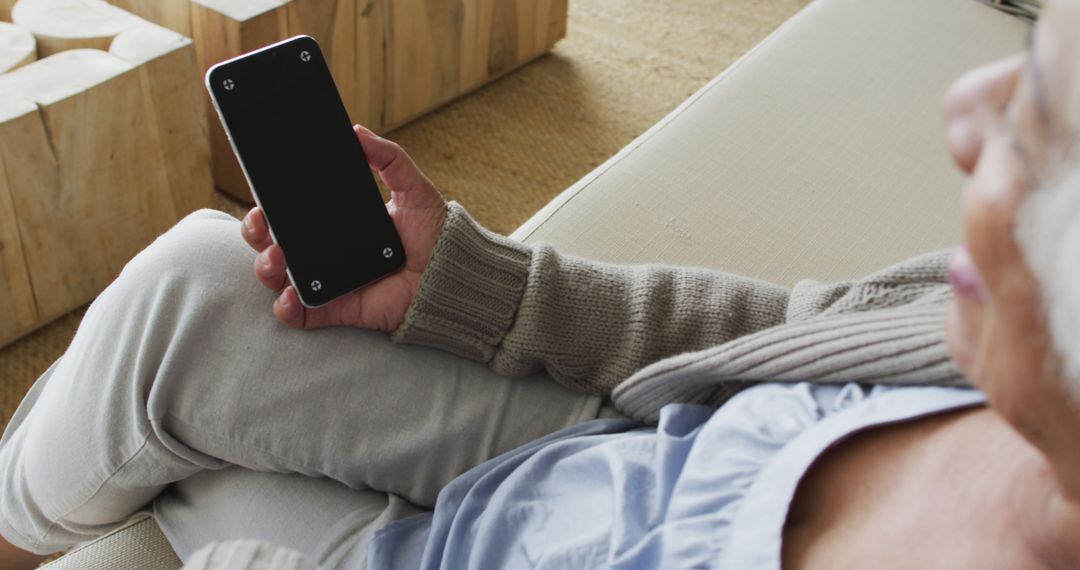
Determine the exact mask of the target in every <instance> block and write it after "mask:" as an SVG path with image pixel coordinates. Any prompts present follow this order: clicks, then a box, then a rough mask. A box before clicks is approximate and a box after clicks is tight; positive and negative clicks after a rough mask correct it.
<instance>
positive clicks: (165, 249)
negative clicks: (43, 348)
mask: <svg viewBox="0 0 1080 570" xmlns="http://www.w3.org/2000/svg"><path fill="white" fill-rule="evenodd" d="M254 258H255V251H254V250H252V249H251V247H249V246H248V245H247V243H246V242H245V241H244V239H243V237H242V236H241V235H240V221H239V220H237V219H236V218H234V217H232V216H231V215H229V214H226V213H224V212H219V211H216V210H210V209H203V210H198V211H196V212H193V213H191V214H189V215H188V216H186V217H184V218H183V219H182V220H180V221H179V222H177V223H176V225H174V226H173V227H172V228H171V229H169V230H168V231H166V232H165V233H163V234H162V235H160V236H158V238H157V239H155V240H154V241H153V243H151V244H150V245H149V246H147V247H146V248H145V249H143V250H142V251H141V252H139V253H138V254H137V255H136V256H135V257H134V258H132V259H131V260H130V261H129V262H128V263H127V264H126V265H125V266H124V268H123V270H122V271H121V272H120V275H119V276H118V277H117V278H116V279H115V281H113V283H112V284H110V285H109V287H108V288H106V290H105V291H104V292H103V293H102V294H101V295H100V296H99V297H98V299H97V300H96V301H95V303H96V304H101V305H115V304H116V303H120V304H124V305H130V304H136V305H137V304H139V303H140V302H141V301H140V300H146V301H149V302H152V301H153V300H154V299H158V298H160V297H161V296H163V295H178V294H182V293H184V292H195V293H197V294H198V295H199V296H200V297H201V298H203V299H204V300H207V301H209V300H212V299H213V298H215V297H220V298H222V299H225V300H228V299H234V300H235V299H236V298H238V297H243V296H245V295H248V294H249V293H250V291H251V289H252V284H253V283H257V280H256V278H255V276H254V274H253V272H252V270H251V264H252V261H253V260H254Z"/></svg>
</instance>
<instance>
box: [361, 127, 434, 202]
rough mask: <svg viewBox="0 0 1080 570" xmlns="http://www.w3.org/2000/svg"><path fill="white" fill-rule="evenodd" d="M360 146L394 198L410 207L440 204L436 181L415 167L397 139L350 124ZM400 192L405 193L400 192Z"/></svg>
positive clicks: (369, 163)
mask: <svg viewBox="0 0 1080 570" xmlns="http://www.w3.org/2000/svg"><path fill="white" fill-rule="evenodd" d="M353 128H354V130H355V131H356V136H357V138H359V139H360V146H362V147H363V148H364V154H366V155H367V159H368V165H370V166H371V167H372V168H374V169H375V170H377V171H379V176H380V177H381V178H382V180H383V182H385V183H386V186H387V187H388V188H390V191H391V192H392V193H394V194H395V196H394V199H395V201H396V202H398V203H402V202H407V204H404V203H402V204H401V205H408V206H413V207H430V206H441V205H442V204H443V197H442V195H441V194H439V191H438V190H437V189H436V188H435V185H434V184H432V183H431V181H430V180H428V179H427V177H426V176H424V173H423V172H420V169H419V168H417V166H416V163H415V162H413V159H412V158H411V157H410V156H409V154H408V153H406V152H405V150H404V149H403V148H401V146H400V145H398V144H397V143H395V142H393V141H390V140H387V139H384V138H382V137H380V136H378V135H376V134H375V133H373V132H371V131H370V130H368V129H366V128H364V127H362V126H360V125H356V126H354V127H353ZM401 194H406V196H402V195H401Z"/></svg>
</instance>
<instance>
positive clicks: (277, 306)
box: [274, 285, 305, 329]
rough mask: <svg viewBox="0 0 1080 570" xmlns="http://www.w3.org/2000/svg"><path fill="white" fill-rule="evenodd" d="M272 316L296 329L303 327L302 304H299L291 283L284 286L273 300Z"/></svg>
mask: <svg viewBox="0 0 1080 570" xmlns="http://www.w3.org/2000/svg"><path fill="white" fill-rule="evenodd" d="M274 316H275V317H277V320H278V321H280V322H281V323H282V324H285V325H287V326H290V327H293V328H297V329H302V328H304V325H305V322H304V317H305V315H304V306H303V305H301V304H300V298H299V296H297V294H296V289H294V288H293V286H292V285H289V286H288V287H286V288H285V290H284V291H282V292H281V294H280V295H278V298H277V299H276V300H275V301H274Z"/></svg>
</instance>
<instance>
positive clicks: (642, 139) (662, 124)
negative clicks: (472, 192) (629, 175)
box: [518, 4, 813, 243]
mask: <svg viewBox="0 0 1080 570" xmlns="http://www.w3.org/2000/svg"><path fill="white" fill-rule="evenodd" d="M812 5H813V4H811V5H810V6H812ZM808 7H809V6H807V7H804V8H802V9H801V10H799V12H798V13H796V14H795V15H793V16H792V17H791V18H788V19H787V20H786V21H785V22H784V23H782V24H780V26H779V27H777V28H776V29H775V30H773V31H772V33H770V34H769V35H768V36H765V39H763V40H761V41H760V42H759V43H758V44H757V45H755V46H754V47H752V48H750V51H748V52H746V53H744V54H743V55H742V56H741V57H739V59H737V60H735V61H734V62H733V63H732V64H731V65H729V66H727V67H726V68H725V69H724V70H723V71H721V72H720V74H719V75H717V76H716V77H714V78H713V79H712V80H710V81H709V82H708V83H706V84H705V85H703V86H702V87H701V88H700V89H698V90H697V92H696V93H694V94H693V95H691V96H690V97H689V98H688V99H686V100H685V101H683V102H682V103H680V104H679V106H678V107H676V108H675V109H674V110H672V111H671V112H670V113H668V114H667V115H666V116H665V117H664V118H662V119H660V121H659V122H657V123H656V124H654V125H653V126H651V127H649V128H648V130H646V131H645V132H644V133H642V134H641V135H639V136H638V137H637V138H636V139H634V140H632V141H630V143H629V144H627V145H626V146H625V147H623V148H621V149H620V150H619V151H618V152H616V153H615V155H614V156H612V157H611V158H609V159H608V161H607V162H605V163H604V164H603V165H601V166H600V167H599V168H597V169H596V170H593V171H592V172H590V173H588V174H586V175H585V177H584V178H582V180H581V181H579V182H578V183H575V186H576V185H577V184H581V187H580V188H578V189H577V190H575V191H574V193H573V194H571V195H570V196H569V197H568V198H567V199H566V200H565V201H563V203H561V204H559V205H558V207H556V208H555V210H554V211H553V212H551V214H550V215H548V216H547V217H546V218H544V220H543V221H542V222H540V223H539V224H538V225H537V226H536V227H535V228H533V229H532V230H530V231H529V233H527V234H525V235H523V236H521V238H519V239H518V241H520V242H522V243H524V242H525V240H527V239H529V238H531V237H532V236H533V234H535V233H536V232H537V231H539V230H540V228H542V227H543V226H544V224H545V223H547V221H548V220H549V219H551V218H552V217H554V216H555V214H557V213H559V212H560V211H561V210H562V209H563V208H564V207H565V206H566V205H567V204H569V203H570V202H571V201H573V199H574V198H576V197H577V196H578V194H581V193H582V192H584V191H585V189H586V188H588V187H589V186H592V184H593V182H596V180H597V179H598V178H600V176H602V175H603V174H605V173H607V172H608V171H609V170H611V169H612V168H614V167H615V166H617V165H619V164H620V163H622V162H623V161H624V160H626V159H627V158H629V157H630V155H632V154H634V152H636V151H637V149H639V148H641V146H642V145H643V144H645V143H646V142H648V141H649V140H651V139H652V138H653V137H655V136H656V135H658V134H660V132H661V131H663V130H664V129H665V128H667V126H668V125H669V124H671V123H672V122H674V121H675V119H677V118H679V117H681V116H682V115H683V114H684V113H685V112H686V111H687V110H689V109H690V107H693V106H694V104H695V103H697V102H698V100H700V99H701V98H703V97H705V95H707V94H708V93H710V92H711V91H712V90H713V89H714V88H716V87H717V86H718V85H720V84H721V83H724V82H725V81H727V79H728V76H729V75H731V74H732V73H734V72H735V71H736V70H738V69H739V68H740V67H742V66H743V65H744V64H745V63H746V61H747V60H748V59H750V57H751V56H753V55H754V53H756V52H757V51H758V50H760V49H762V48H763V47H764V46H766V45H767V44H769V43H772V42H773V41H774V39H775V37H776V36H777V35H778V34H780V33H781V32H782V31H784V30H785V29H786V28H787V27H789V26H790V25H791V22H792V21H793V20H796V19H797V18H798V16H799V15H801V14H802V12H803V11H804V10H806V9H807V8H808ZM570 188H571V189H572V188H573V186H571V187H570ZM567 191H569V189H568V190H567ZM560 196H561V194H560ZM555 199H558V196H556V198H555ZM526 223H528V221H526Z"/></svg>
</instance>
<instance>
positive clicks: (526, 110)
mask: <svg viewBox="0 0 1080 570" xmlns="http://www.w3.org/2000/svg"><path fill="white" fill-rule="evenodd" d="M808 2H809V0H570V15H569V22H568V33H567V38H566V39H565V40H563V41H562V42H560V43H559V44H558V45H557V46H556V47H555V49H554V50H553V51H552V52H551V53H549V54H548V55H545V56H543V57H541V58H540V59H538V60H536V61H535V62H533V63H532V64H530V65H528V66H526V67H525V68H523V69H520V70H518V71H516V72H514V73H512V74H510V75H508V76H506V77H504V78H502V79H500V80H498V81H496V82H494V83H492V84H490V85H488V86H487V87H485V88H483V89H481V90H479V91H476V92H474V93H472V94H469V95H467V96H465V97H464V98H462V99H459V100H458V101H456V102H454V103H451V104H450V105H447V106H445V107H443V108H442V109H439V110H437V111H436V112H434V113H431V114H429V115H427V116H426V117H423V118H421V119H419V120H417V121H415V122H413V123H411V124H409V125H407V126H405V127H403V128H401V129H398V130H397V131H395V132H393V133H390V134H389V135H387V136H388V138H391V139H394V140H396V141H398V142H399V143H401V144H402V145H403V146H404V147H405V148H406V150H408V151H409V152H410V153H411V154H412V155H413V157H414V159H415V160H416V162H417V163H418V164H419V165H420V167H421V168H422V169H423V170H424V171H425V172H426V173H427V175H428V176H429V177H430V178H431V179H432V180H433V181H434V182H435V183H436V184H437V185H438V186H439V187H440V188H441V189H442V190H443V192H444V193H445V194H446V196H447V198H448V199H453V200H458V201H460V202H462V203H463V204H464V205H465V206H466V207H467V208H468V209H469V211H470V212H472V214H473V215H474V216H476V218H477V219H478V220H480V222H481V223H483V224H485V225H486V226H487V227H489V228H491V229H492V230H495V231H498V232H501V233H509V232H511V231H513V230H514V229H515V228H516V227H517V226H518V225H520V224H521V223H523V222H524V221H525V220H526V219H528V218H529V216H531V215H532V214H533V213H535V212H536V211H537V210H539V209H540V207H541V206H543V205H544V204H545V203H547V202H548V201H549V200H551V199H552V198H553V197H555V196H556V195H557V194H558V193H559V192H560V191H562V190H563V189H565V188H566V187H568V186H570V185H571V184H573V183H574V182H575V181H576V180H577V179H579V178H581V177H582V176H584V175H585V174H587V173H588V172H589V171H590V170H592V169H593V168H595V167H596V166H598V165H599V164H600V163H602V162H603V161H604V160H605V159H607V158H608V157H609V156H611V155H612V154H614V153H615V152H617V151H618V150H619V149H620V148H622V147H623V146H625V145H626V144H627V143H629V142H630V141H631V140H633V139H634V137H636V136H637V135H639V134H641V133H642V132H644V131H645V130H646V129H647V128H648V127H649V126H651V125H652V124H653V123H655V122H656V121H658V120H659V119H661V118H662V117H663V116H664V115H666V114H667V113H668V112H669V111H670V110H672V109H673V108H674V107H675V106H677V105H678V104H679V103H681V102H682V101H683V100H684V99H685V98H686V97H688V96H689V95H691V94H692V93H693V92H694V91H696V90H697V89H698V88H699V87H701V86H702V85H703V84H705V83H706V82H707V81H709V80H710V79H712V78H713V77H714V76H716V75H717V74H718V73H720V72H721V71H723V69H724V68H726V67H727V66H728V65H729V64H730V63H732V62H733V61H734V60H735V59H736V58H737V57H738V56H739V55H741V54H743V53H744V52H746V51H747V50H749V49H750V48H751V47H753V46H754V44H756V43H757V42H758V41H760V40H761V39H763V38H764V37H765V36H766V35H768V33H769V32H771V31H772V30H773V29H775V28H776V26H778V25H779V24H781V23H782V22H783V21H784V20H786V19H788V18H789V17H791V16H792V15H793V14H794V13H795V12H796V11H798V9H799V8H801V7H802V6H804V5H805V4H807V3H808ZM217 207H218V208H219V209H221V210H225V211H227V212H230V213H232V214H233V215H236V216H238V217H239V216H242V215H243V213H244V212H245V211H246V210H247V206H245V205H242V204H239V203H237V202H234V201H232V200H230V199H228V198H226V197H225V196H223V195H220V194H219V196H218V205H217ZM267 310H269V307H268V308H267ZM84 312H85V308H83V309H80V310H77V311H74V312H72V313H70V314H69V315H67V316H65V317H62V318H60V319H59V320H57V321H55V322H54V323H52V324H50V325H48V326H46V327H44V328H42V329H41V330H39V331H37V332H35V333H34V334H31V335H29V336H27V337H25V338H23V339H22V340H20V341H18V342H16V343H14V344H12V345H10V346H8V347H6V348H4V349H2V350H0V426H3V425H6V424H7V421H8V418H10V417H11V414H12V412H14V410H15V408H16V407H17V406H18V403H19V402H20V401H21V399H22V397H23V395H24V394H25V393H26V391H27V389H29V387H30V385H31V384H32V383H33V381H34V380H35V379H36V378H37V377H38V376H39V375H40V374H41V373H42V372H43V371H45V369H47V368H48V367H49V365H50V364H51V363H52V362H53V361H54V360H55V359H56V358H58V357H59V356H60V355H61V354H63V352H64V349H65V348H66V347H67V345H68V343H69V342H70V341H71V338H72V336H73V335H74V334H75V330H76V328H77V327H78V324H79V320H80V319H81V318H82V315H83V313H84ZM86 381H90V382H92V381H93V379H91V378H87V379H86Z"/></svg>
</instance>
